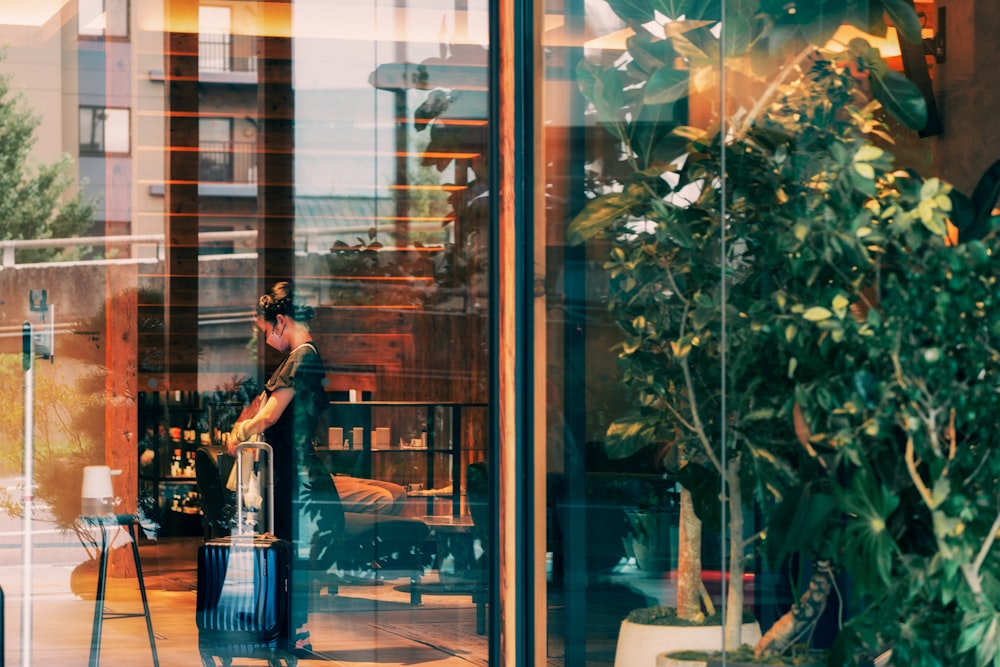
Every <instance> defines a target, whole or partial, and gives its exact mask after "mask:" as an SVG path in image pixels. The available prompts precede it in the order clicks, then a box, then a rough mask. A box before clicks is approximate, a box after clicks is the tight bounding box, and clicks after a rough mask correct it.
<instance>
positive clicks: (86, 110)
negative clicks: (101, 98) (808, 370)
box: [80, 107, 130, 155]
mask: <svg viewBox="0 0 1000 667" xmlns="http://www.w3.org/2000/svg"><path fill="white" fill-rule="evenodd" d="M129 147H130V143H129V110H128V109H108V108H105V107H80V154H81V155H85V154H91V155H93V154H97V153H100V154H106V153H125V154H127V153H128V152H129Z"/></svg>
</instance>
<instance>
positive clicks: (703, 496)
mask: <svg viewBox="0 0 1000 667" xmlns="http://www.w3.org/2000/svg"><path fill="white" fill-rule="evenodd" d="M677 481H678V482H679V483H680V485H681V486H683V487H684V488H685V489H687V490H688V491H690V492H691V502H692V504H693V505H694V513H695V514H696V515H698V518H699V519H701V520H702V522H703V523H704V524H705V525H706V526H708V527H709V528H712V529H713V530H720V529H721V527H722V510H721V507H720V502H719V500H720V499H719V489H720V488H722V485H721V481H722V480H721V479H720V478H719V475H718V473H716V472H715V469H713V468H708V467H706V466H703V465H701V464H699V463H694V462H690V463H688V464H686V465H685V466H684V467H682V468H681V469H680V470H679V471H678V473H677Z"/></svg>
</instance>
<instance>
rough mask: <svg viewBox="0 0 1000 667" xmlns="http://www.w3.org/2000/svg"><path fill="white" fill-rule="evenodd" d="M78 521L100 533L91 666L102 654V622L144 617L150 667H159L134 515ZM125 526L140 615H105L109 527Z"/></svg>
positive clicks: (136, 521)
mask: <svg viewBox="0 0 1000 667" xmlns="http://www.w3.org/2000/svg"><path fill="white" fill-rule="evenodd" d="M80 519H81V521H83V522H84V523H86V524H88V525H90V526H97V527H98V528H100V531H101V564H100V569H99V570H98V574H97V601H96V603H95V605H94V631H93V634H92V635H91V638H90V667H98V663H99V662H100V654H101V626H102V624H103V623H104V619H105V618H107V619H115V618H136V617H139V616H145V617H146V630H147V631H148V632H149V648H150V650H151V651H152V652H153V666H154V667H160V659H159V658H158V657H157V655H156V641H155V640H154V638H153V621H152V619H151V618H150V616H149V602H148V600H147V599H146V584H145V582H143V579H142V563H140V562H139V542H138V540H137V539H136V531H135V527H136V524H138V523H139V518H138V517H137V516H135V515H134V514H115V515H113V516H103V517H80ZM113 526H125V527H127V528H128V533H129V537H131V538H132V556H133V557H134V558H135V571H136V576H137V577H138V579H139V592H140V593H141V594H142V609H143V613H142V614H137V613H136V614H126V613H121V612H108V613H105V612H104V591H105V586H106V583H107V575H108V528H110V527H113Z"/></svg>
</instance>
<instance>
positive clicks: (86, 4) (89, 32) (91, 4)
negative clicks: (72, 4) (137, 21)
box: [78, 0, 128, 38]
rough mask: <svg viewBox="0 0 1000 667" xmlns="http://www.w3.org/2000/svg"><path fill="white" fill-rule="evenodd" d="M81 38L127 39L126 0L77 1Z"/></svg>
mask: <svg viewBox="0 0 1000 667" xmlns="http://www.w3.org/2000/svg"><path fill="white" fill-rule="evenodd" d="M79 2H80V11H79V13H78V18H79V22H80V23H79V34H80V36H81V37H98V38H106V37H115V38H127V37H128V0H79Z"/></svg>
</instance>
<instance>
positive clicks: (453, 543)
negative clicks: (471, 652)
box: [410, 515, 487, 635]
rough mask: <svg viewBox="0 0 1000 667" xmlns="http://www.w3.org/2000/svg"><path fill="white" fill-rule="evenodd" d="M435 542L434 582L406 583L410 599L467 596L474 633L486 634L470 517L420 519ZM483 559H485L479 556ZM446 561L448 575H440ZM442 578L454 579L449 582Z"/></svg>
mask: <svg viewBox="0 0 1000 667" xmlns="http://www.w3.org/2000/svg"><path fill="white" fill-rule="evenodd" d="M420 520H421V521H423V522H424V523H425V524H427V527H428V528H430V530H431V536H432V537H433V539H434V542H435V552H436V553H435V556H434V566H435V568H436V569H437V571H438V582H437V583H420V582H414V583H412V584H410V587H411V588H410V600H411V601H412V602H413V604H420V596H421V594H425V593H426V594H427V595H471V596H472V601H473V602H474V603H475V605H476V633H477V634H480V635H484V634H486V597H487V595H486V593H487V588H486V580H485V577H484V574H485V572H484V570H483V568H482V565H481V564H480V563H479V561H478V559H477V558H476V554H475V536H474V535H473V533H472V529H473V525H474V524H473V523H472V517H470V516H468V515H462V516H451V515H445V516H422V517H420ZM482 557H485V556H482ZM448 558H450V559H451V562H450V564H449V569H450V572H444V573H443V572H442V569H443V568H442V565H444V562H445V561H446V560H447V559H448ZM442 576H444V577H445V578H447V577H448V576H451V577H454V579H453V580H452V581H446V580H443V579H442Z"/></svg>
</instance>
